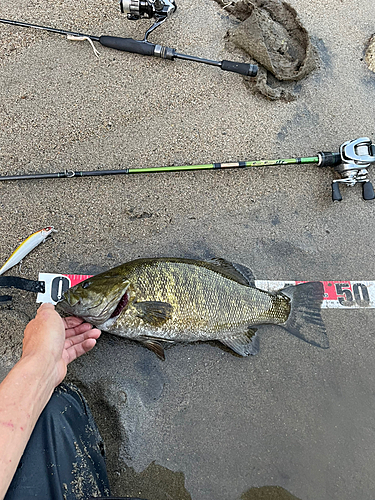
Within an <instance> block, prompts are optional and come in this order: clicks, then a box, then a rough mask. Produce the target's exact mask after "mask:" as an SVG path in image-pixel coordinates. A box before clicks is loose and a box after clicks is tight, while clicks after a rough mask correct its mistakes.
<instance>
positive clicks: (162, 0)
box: [120, 0, 177, 41]
mask: <svg viewBox="0 0 375 500" xmlns="http://www.w3.org/2000/svg"><path fill="white" fill-rule="evenodd" d="M120 8H121V12H122V13H123V14H124V13H126V14H127V17H128V19H130V20H131V21H138V20H139V19H152V18H154V19H155V20H156V22H155V24H153V25H152V26H151V28H150V29H149V30H147V31H146V34H145V38H144V41H147V37H148V35H149V34H150V33H151V31H154V29H155V28H157V27H158V26H160V25H161V24H162V23H164V21H166V20H167V19H168V18H169V17H170V16H171V15H172V14H173V13H174V12H176V9H177V5H176V3H175V2H174V0H172V1H171V2H170V1H169V0H120Z"/></svg>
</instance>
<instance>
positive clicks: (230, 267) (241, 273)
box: [207, 258, 255, 286]
mask: <svg viewBox="0 0 375 500" xmlns="http://www.w3.org/2000/svg"><path fill="white" fill-rule="evenodd" d="M207 264H209V266H210V268H211V269H213V270H214V271H216V272H218V273H220V274H221V275H222V276H224V277H226V278H229V279H231V280H234V281H237V282H238V283H240V284H241V285H245V286H255V279H254V275H253V273H252V271H251V270H250V269H248V268H247V267H245V266H243V265H242V264H236V263H233V262H229V261H228V260H225V259H220V258H216V259H211V260H208V261H207Z"/></svg>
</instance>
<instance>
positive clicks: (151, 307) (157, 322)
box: [133, 301, 173, 326]
mask: <svg viewBox="0 0 375 500" xmlns="http://www.w3.org/2000/svg"><path fill="white" fill-rule="evenodd" d="M133 305H134V307H135V308H136V309H137V311H138V317H139V318H141V319H143V321H145V322H146V323H149V324H150V325H152V326H161V325H163V324H164V323H165V322H166V321H167V320H168V319H171V317H172V311H173V307H172V306H171V304H169V303H168V302H158V301H149V302H135V303H133Z"/></svg>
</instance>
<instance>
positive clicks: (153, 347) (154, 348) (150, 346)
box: [138, 337, 165, 361]
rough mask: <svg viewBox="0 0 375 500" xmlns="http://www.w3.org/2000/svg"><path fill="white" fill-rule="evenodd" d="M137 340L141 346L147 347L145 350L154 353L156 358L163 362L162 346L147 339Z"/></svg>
mask: <svg viewBox="0 0 375 500" xmlns="http://www.w3.org/2000/svg"><path fill="white" fill-rule="evenodd" d="M138 340H139V342H140V343H141V344H142V345H144V346H145V347H147V349H149V350H150V351H152V352H154V353H155V354H156V356H157V357H158V358H160V359H161V360H163V361H164V360H165V354H164V349H163V346H162V345H161V344H160V343H159V342H158V341H157V340H154V339H148V338H145V337H142V338H139V339H138Z"/></svg>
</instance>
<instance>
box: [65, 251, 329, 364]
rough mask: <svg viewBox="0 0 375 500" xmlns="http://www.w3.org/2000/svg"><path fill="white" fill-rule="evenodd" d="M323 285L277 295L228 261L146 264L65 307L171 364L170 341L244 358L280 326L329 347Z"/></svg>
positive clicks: (82, 291) (107, 276)
mask: <svg viewBox="0 0 375 500" xmlns="http://www.w3.org/2000/svg"><path fill="white" fill-rule="evenodd" d="M323 295H324V290H323V284H322V283H321V282H306V283H302V284H298V285H295V286H287V287H285V288H283V289H281V290H279V291H277V292H274V293H271V292H268V291H265V290H261V289H259V288H257V287H256V286H255V280H254V275H253V273H252V272H251V270H250V269H248V268H247V267H245V266H243V265H242V264H236V263H232V262H229V261H227V260H225V259H221V258H215V259H211V260H192V259H181V258H171V257H164V258H142V259H137V260H133V261H131V262H127V263H125V264H122V265H120V266H117V267H115V268H113V269H110V270H108V271H105V272H103V273H100V274H97V275H95V276H93V277H91V278H88V279H86V280H85V281H82V282H81V283H79V284H78V285H75V286H73V287H72V288H69V289H68V290H67V291H66V292H65V293H64V294H63V298H62V300H61V301H60V302H59V303H58V304H57V307H58V309H59V310H61V311H62V312H65V313H68V314H72V315H74V316H78V317H81V318H83V319H84V320H85V321H87V322H89V323H92V324H93V325H94V326H95V327H97V328H99V329H101V330H102V331H105V332H108V333H111V334H114V335H118V336H120V337H125V338H128V339H132V340H136V341H138V342H141V343H142V344H143V345H144V346H145V347H147V348H148V349H150V350H152V351H154V352H155V353H156V354H157V355H158V356H159V357H160V358H161V359H164V358H165V354H164V348H163V346H162V343H163V342H169V343H175V342H194V341H211V340H216V341H219V342H221V343H222V344H224V345H225V346H227V347H229V348H230V349H231V350H232V351H234V352H235V353H237V354H239V355H240V356H249V355H255V354H257V353H258V351H259V335H258V330H259V329H260V328H264V327H265V326H266V325H278V326H279V327H281V328H283V329H284V330H287V331H288V332H289V333H291V334H292V335H295V336H296V337H299V338H300V339H302V340H304V341H306V342H308V343H310V344H312V345H314V346H318V347H321V348H323V349H326V348H328V347H329V341H328V337H327V332H326V328H325V325H324V323H323V319H322V317H321V304H322V300H323Z"/></svg>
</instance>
